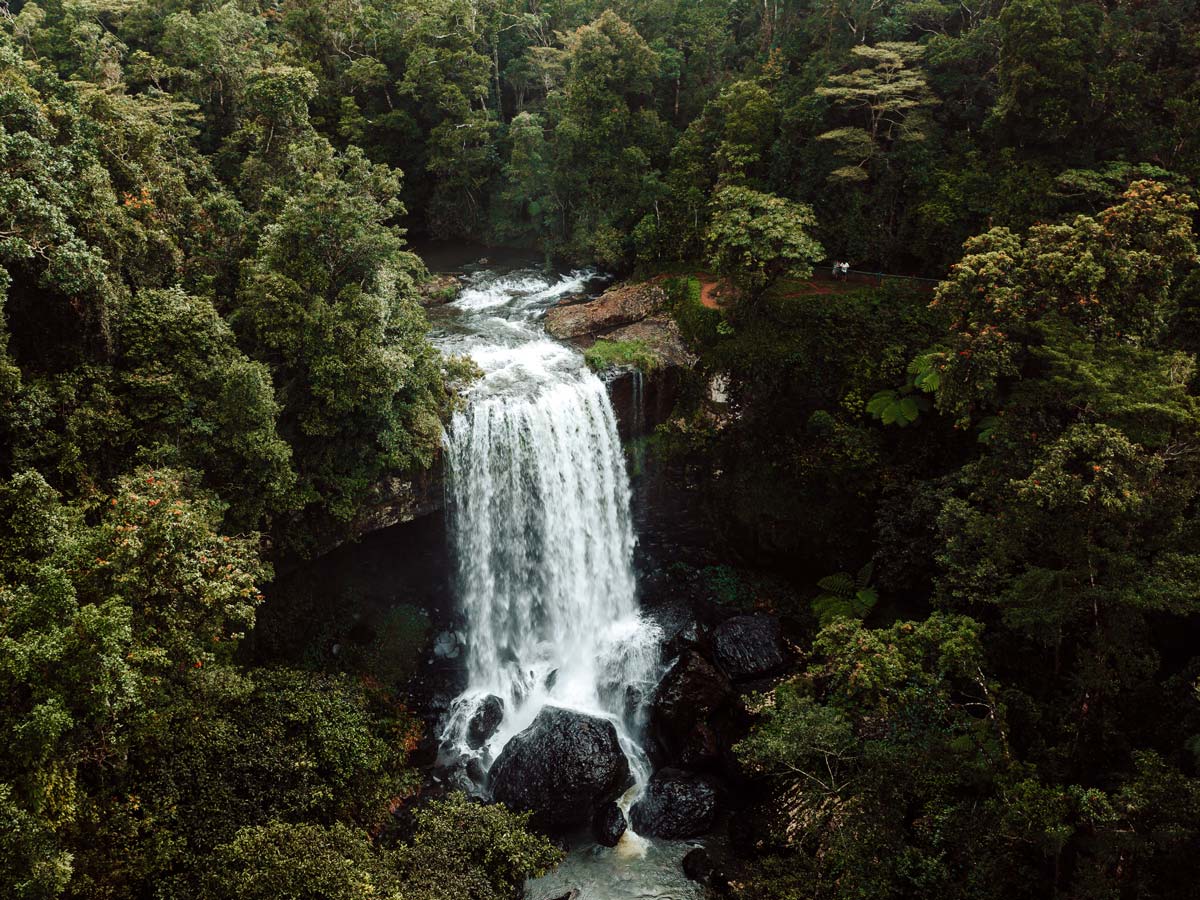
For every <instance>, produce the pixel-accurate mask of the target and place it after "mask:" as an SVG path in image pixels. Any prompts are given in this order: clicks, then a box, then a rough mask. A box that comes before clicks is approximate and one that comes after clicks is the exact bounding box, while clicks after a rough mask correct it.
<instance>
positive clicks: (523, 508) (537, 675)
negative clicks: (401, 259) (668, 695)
mask: <svg viewBox="0 0 1200 900" xmlns="http://www.w3.org/2000/svg"><path fill="white" fill-rule="evenodd" d="M587 278H588V275H587V273H575V274H574V275H572V276H567V277H565V278H563V279H560V280H559V281H558V282H556V283H550V282H549V281H547V280H545V279H542V278H539V277H536V276H534V275H531V274H529V273H517V274H516V275H511V276H505V277H497V276H495V275H493V274H491V273H485V274H483V275H481V276H478V277H477V279H476V281H475V283H473V284H472V285H471V286H470V287H469V288H468V289H467V290H466V291H464V293H463V294H462V296H461V297H460V299H459V300H458V301H457V302H456V303H455V304H453V305H454V306H455V307H456V308H457V310H458V312H459V317H458V319H457V320H456V326H457V331H454V332H449V333H446V334H444V335H441V336H439V342H440V343H441V344H442V345H443V347H445V348H446V349H449V350H451V351H452V352H467V353H469V354H470V355H471V356H472V358H474V359H475V361H476V362H477V363H478V364H479V365H480V366H481V368H482V369H483V370H484V378H483V379H482V381H481V382H480V383H479V384H477V385H476V386H475V387H474V388H473V389H472V391H471V394H470V396H469V397H468V405H467V407H466V409H464V410H462V411H460V412H458V413H457V414H456V415H455V416H454V418H453V421H452V422H451V425H450V428H449V430H448V433H447V439H446V458H447V470H446V472H447V499H448V501H449V502H448V508H449V524H450V535H451V541H452V544H453V551H454V556H455V562H456V567H457V569H456V586H457V593H458V599H459V602H460V604H461V607H462V610H463V612H464V614H465V616H466V621H467V643H468V651H467V652H468V657H467V667H468V672H467V674H468V688H467V690H466V692H465V693H464V694H463V695H462V696H461V697H460V698H459V700H458V701H457V702H456V704H455V706H454V711H453V715H452V716H451V719H450V721H449V723H448V725H447V729H446V733H445V734H444V738H445V739H446V740H447V741H449V742H450V743H452V744H454V745H456V747H457V748H458V750H459V751H460V752H463V753H472V752H474V751H471V750H470V749H469V748H468V747H467V746H466V744H465V741H464V736H465V730H466V725H467V722H468V721H469V720H470V717H471V715H472V714H473V713H474V711H475V709H476V708H477V705H478V703H479V702H480V701H481V700H482V699H483V698H485V697H487V696H488V695H496V696H498V697H500V698H501V699H502V700H503V701H504V709H505V715H504V719H503V721H502V723H501V727H500V730H499V731H498V732H497V733H496V735H495V736H494V737H493V738H492V739H491V740H490V742H489V743H488V744H487V745H486V746H485V747H483V748H482V749H481V751H480V755H481V757H482V761H483V762H484V763H485V765H487V764H490V762H491V760H492V759H494V758H495V757H496V756H497V755H498V754H499V751H500V749H501V748H502V747H503V746H504V744H505V743H506V742H507V741H508V739H509V738H511V737H512V736H513V735H515V734H517V733H518V732H520V731H521V730H522V729H524V728H525V727H527V726H528V725H529V724H530V723H531V722H532V721H533V719H534V718H535V716H536V715H537V713H538V711H539V710H540V709H541V708H542V707H543V706H544V705H546V704H553V705H556V706H564V707H568V708H571V709H577V710H581V711H584V712H588V713H591V714H594V715H600V716H604V717H606V718H609V719H611V720H612V721H613V722H614V724H615V725H616V726H617V731H618V735H619V736H620V738H621V742H622V746H623V747H624V748H625V750H626V754H627V755H628V756H629V757H630V764H631V768H632V769H633V771H634V774H635V777H636V778H637V779H638V780H639V782H640V781H644V779H645V778H646V777H647V774H648V772H647V765H646V761H645V757H644V754H643V753H642V752H641V750H640V747H639V745H638V740H637V738H638V733H639V731H640V728H641V724H642V723H641V721H640V716H641V715H642V711H643V706H644V704H643V702H642V700H643V698H644V696H645V694H646V693H647V692H648V690H649V688H650V686H652V684H653V681H654V676H655V674H656V667H657V665H658V659H657V652H658V651H657V648H658V635H657V632H656V630H655V629H654V628H653V626H650V625H648V624H647V623H645V622H643V620H642V619H641V618H640V616H639V613H638V606H637V599H636V584H635V579H634V574H633V550H634V534H633V526H632V522H631V517H630V508H629V506H630V487H629V478H628V475H627V473H626V471H625V460H624V455H623V451H622V447H621V443H620V439H619V437H618V435H617V425H616V418H615V416H614V413H613V408H612V405H611V403H610V401H609V397H608V392H607V391H606V389H605V387H604V385H603V383H602V382H601V381H600V379H598V378H597V377H596V376H595V375H593V374H592V373H591V372H590V371H588V369H587V368H586V366H585V365H584V364H583V360H582V357H581V355H580V354H579V353H578V352H577V351H575V350H574V349H572V348H569V347H566V346H564V345H562V344H559V343H557V342H555V341H552V340H550V339H549V338H548V337H547V336H546V334H545V332H544V331H543V329H542V327H541V322H540V319H541V316H542V314H543V313H544V311H545V309H546V308H547V307H548V306H549V305H551V304H552V303H553V302H554V301H555V300H556V299H557V298H558V297H560V296H561V295H563V294H565V293H568V292H569V291H570V290H572V289H574V290H579V289H580V288H582V286H583V284H584V283H585V282H586V280H587Z"/></svg>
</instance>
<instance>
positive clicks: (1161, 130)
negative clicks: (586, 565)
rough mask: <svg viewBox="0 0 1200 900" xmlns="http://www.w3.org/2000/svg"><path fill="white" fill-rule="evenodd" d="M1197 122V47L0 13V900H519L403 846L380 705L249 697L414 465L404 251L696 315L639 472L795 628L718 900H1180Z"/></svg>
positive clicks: (1086, 31)
mask: <svg viewBox="0 0 1200 900" xmlns="http://www.w3.org/2000/svg"><path fill="white" fill-rule="evenodd" d="M1198 73H1200V10H1198V8H1197V4H1196V2H1195V0H1151V2H1145V3H1132V2H1125V0H1113V2H1109V3H1103V4H1102V3H1097V2H1094V0H987V2H983V3H981V4H978V5H973V6H967V5H961V4H960V5H953V4H945V3H939V2H904V3H901V2H871V3H867V2H862V0H838V2H833V0H787V2H750V0H549V2H528V0H386V2H385V0H356V2H341V0H335V2H332V3H329V2H320V3H319V2H316V0H282V2H278V3H275V2H272V3H265V2H259V0H230V2H226V3H223V4H215V3H201V2H194V0H90V2H77V0H70V2H67V0H43V2H40V3H38V2H28V0H12V2H9V3H8V4H6V5H2V6H0V691H2V696H3V698H4V702H3V704H0V728H2V733H3V734H4V736H5V743H4V747H3V750H2V751H0V894H3V895H4V896H6V897H7V896H13V897H17V898H54V897H89V898H107V897H111V898H119V897H162V898H175V897H179V898H188V897H197V898H199V897H218V898H223V897H229V898H233V897H251V898H253V897H263V898H267V897H271V898H275V897H279V898H287V897H297V898H300V897H334V898H341V897H345V898H365V897H393V896H395V897H400V896H403V897H406V898H411V897H425V896H428V897H440V896H455V897H459V896H471V897H480V898H493V897H495V898H501V897H510V896H514V895H515V894H516V893H517V891H518V890H519V884H520V882H521V880H522V878H523V877H524V875H525V874H526V873H528V872H532V871H539V870H542V869H544V868H546V867H547V866H549V865H552V864H553V863H554V862H555V860H556V858H557V854H556V853H555V852H554V851H553V850H552V849H551V848H550V847H549V845H547V844H546V843H545V842H544V841H542V840H541V839H540V838H536V837H531V836H530V835H529V834H528V832H526V830H525V828H524V822H523V821H522V820H521V819H520V818H519V817H514V816H512V815H510V814H508V813H507V812H506V811H505V810H503V809H502V808H497V807H480V806H478V805H474V804H470V803H467V802H466V801H465V800H462V799H461V798H458V797H452V798H450V799H448V800H445V801H443V802H439V803H433V804H431V805H429V806H428V807H424V808H422V809H421V810H420V811H418V812H417V813H415V814H414V815H413V816H412V818H413V825H412V827H411V828H409V829H407V830H403V829H400V827H399V826H398V825H397V824H396V823H395V818H394V816H392V813H393V812H394V811H395V810H396V809H397V808H399V807H401V806H405V805H406V804H408V803H409V801H410V798H411V794H412V792H413V791H414V790H415V789H416V782H417V778H416V776H415V774H414V773H413V772H412V771H411V770H410V768H409V766H408V762H407V757H408V753H409V751H410V750H411V748H412V747H413V745H414V741H415V731H414V728H415V725H414V722H413V719H412V717H411V715H410V714H409V713H408V712H407V711H406V710H404V709H403V708H402V707H401V706H399V705H397V703H396V701H395V696H394V694H393V693H392V691H393V689H394V688H395V687H396V686H397V684H398V683H399V682H401V681H403V679H404V678H405V677H406V676H407V675H408V674H409V673H410V671H411V667H410V666H409V665H408V664H407V662H406V661H405V660H403V659H397V657H398V656H403V654H391V655H390V657H389V666H390V667H389V668H385V669H384V668H381V669H380V672H381V673H382V674H383V678H382V680H383V681H386V682H387V684H383V685H382V686H381V683H380V682H379V681H371V680H369V679H364V678H362V677H360V675H359V673H358V672H355V673H354V674H346V675H337V676H335V675H331V674H315V673H314V672H312V671H307V670H303V669H301V668H286V669H284V668H279V669H264V668H261V667H254V666H250V665H247V664H246V663H247V661H246V659H245V658H243V657H242V656H239V655H238V654H237V648H238V646H239V643H240V641H241V640H242V638H243V637H244V636H245V635H246V634H247V633H248V632H249V631H250V630H251V629H252V628H253V627H254V624H255V621H256V610H257V607H258V604H259V602H260V601H261V590H262V589H263V588H264V586H265V585H266V583H267V582H268V581H269V579H270V577H271V570H270V567H269V566H268V565H267V563H266V561H265V560H266V559H268V558H271V557H274V558H275V559H276V560H278V559H280V558H285V559H286V558H291V557H295V556H297V555H304V554H311V553H315V552H317V551H319V550H320V549H322V548H324V547H326V546H328V545H329V544H330V543H331V542H332V541H335V540H337V539H339V538H341V537H343V536H344V535H345V533H346V531H347V528H348V525H349V523H350V522H352V521H353V520H354V518H355V516H356V515H357V514H358V513H359V512H360V511H361V507H362V505H363V503H364V500H365V499H366V498H367V497H369V496H370V492H371V489H372V486H373V485H374V484H375V483H377V482H378V481H379V480H380V479H381V478H382V477H384V476H386V475H389V474H394V473H396V472H400V471H405V470H409V471H411V470H419V469H424V468H428V467H429V466H430V465H431V464H433V463H434V462H435V459H436V455H437V453H438V448H439V443H440V440H441V423H442V422H443V421H444V420H445V417H446V415H447V413H448V412H449V411H450V410H451V409H452V408H453V406H454V403H455V396H456V391H455V385H456V382H457V381H458V380H459V379H460V378H464V377H467V376H468V375H469V372H468V371H467V367H466V366H464V365H463V364H461V363H459V362H457V361H454V360H448V359H443V358H441V357H440V356H439V354H437V353H436V352H435V351H434V350H433V349H432V348H431V346H430V345H429V343H428V341H427V340H426V336H425V332H426V327H427V326H426V321H425V317H424V314H423V313H422V311H421V309H420V307H419V305H418V303H417V299H416V293H417V292H416V288H417V285H418V283H419V282H420V281H421V280H422V279H423V278H424V277H425V272H424V268H423V265H422V263H421V262H420V260H419V259H418V258H417V257H416V256H415V255H414V254H413V253H412V252H411V250H410V249H408V247H407V245H406V242H405V237H406V231H405V229H406V228H408V229H411V230H414V231H417V232H420V233H422V234H424V235H429V236H434V237H458V238H474V239H482V240H485V241H492V242H500V243H508V244H520V245H530V246H536V247H537V248H539V249H540V250H542V251H544V252H545V253H546V255H547V257H550V258H556V259H559V260H562V261H569V262H571V263H576V264H598V265H601V266H605V267H608V268H611V269H622V268H626V267H629V266H632V265H634V264H637V265H639V266H640V267H642V268H643V269H645V270H647V271H653V270H655V269H656V268H661V267H667V266H675V265H678V266H679V268H676V271H680V270H682V271H688V272H695V271H697V270H699V269H707V270H711V271H713V272H714V273H716V274H717V275H720V276H722V277H724V278H725V279H727V280H728V281H729V282H730V284H731V285H732V287H733V290H732V291H730V292H729V293H728V294H727V295H724V299H725V300H726V301H727V302H725V305H724V306H723V307H722V308H720V309H714V308H711V307H709V306H705V305H704V304H703V303H702V302H701V297H700V289H699V285H698V283H697V282H696V280H694V279H690V280H689V279H686V278H681V279H676V280H673V281H671V282H670V283H668V285H667V290H668V294H669V296H670V307H671V313H672V314H673V316H674V318H675V321H676V323H677V324H678V326H679V330H680V332H681V334H682V336H683V338H684V339H685V341H686V342H687V343H688V344H689V345H690V347H691V349H693V350H694V351H696V352H697V354H698V355H699V357H700V363H699V366H698V370H697V372H698V377H697V378H696V379H695V381H696V386H694V388H695V389H692V390H688V391H686V392H685V401H686V402H685V403H684V404H683V405H681V408H680V409H679V410H678V411H677V414H676V415H675V416H674V417H673V418H672V422H671V424H670V426H669V427H668V428H667V429H666V433H665V435H664V437H665V438H666V440H665V441H664V443H666V444H668V445H670V446H672V447H675V448H677V449H680V450H682V451H684V452H685V453H686V455H687V459H688V462H689V463H690V464H691V465H692V466H693V469H694V471H695V472H698V473H699V474H700V475H701V476H702V479H701V480H702V482H703V484H704V486H705V490H706V493H707V495H708V498H709V500H710V506H711V508H712V509H713V510H715V511H716V513H717V514H716V516H715V518H716V520H717V524H718V526H719V527H720V529H721V533H722V534H723V535H724V536H725V537H726V538H727V547H726V549H727V551H728V553H729V555H730V556H736V557H739V558H740V559H739V562H740V563H742V564H745V565H754V566H760V567H762V568H764V569H771V570H774V571H776V572H781V573H783V575H784V576H786V577H787V578H790V579H791V580H792V581H793V583H797V584H800V585H802V586H803V589H802V593H803V594H804V595H803V596H802V597H799V598H797V601H796V602H795V604H794V607H793V608H791V609H790V610H788V609H785V610H783V611H784V612H790V613H791V614H792V618H793V624H796V625H797V626H798V628H799V630H800V631H803V629H804V628H806V627H809V626H812V625H814V624H815V625H816V626H818V629H819V630H814V632H813V633H812V634H809V635H807V637H809V638H811V642H810V643H808V644H807V645H806V646H805V647H804V648H803V649H804V650H805V651H806V653H805V663H804V669H803V671H802V672H800V673H798V674H794V675H793V676H792V677H791V678H789V679H788V680H787V681H786V682H785V683H784V684H783V685H782V686H780V687H778V689H776V690H775V691H774V692H773V693H771V694H769V695H767V696H765V697H763V698H762V700H761V703H760V706H759V709H758V712H757V717H756V719H755V722H756V724H755V727H754V729H753V730H752V732H751V734H750V735H749V736H748V737H747V738H746V739H745V741H743V742H742V743H741V744H740V746H739V754H740V758H741V760H742V762H743V764H744V765H745V767H746V769H747V771H748V772H749V773H750V774H751V775H752V776H753V777H754V778H755V779H756V783H757V784H758V785H759V786H761V787H762V788H763V793H764V794H765V796H766V797H767V806H768V807H770V809H771V811H772V815H771V816H768V817H767V819H768V823H767V824H768V828H767V831H768V834H767V835H766V837H764V838H763V840H762V841H761V842H760V843H759V845H758V850H757V852H759V853H760V854H761V858H758V859H757V860H756V861H755V863H754V865H753V866H751V867H750V868H749V871H748V873H747V874H746V876H745V878H743V879H742V880H741V881H739V882H738V884H737V885H735V890H737V891H738V892H739V893H740V894H741V895H742V896H745V897H768V898H770V897H778V898H781V900H782V898H788V900H795V898H801V897H884V896H887V897H964V898H992V897H996V898H1000V897H1003V898H1024V897H1047V896H1050V897H1072V898H1076V897H1077V898H1126V897H1130V898H1132V897H1138V898H1155V897H1163V898H1176V897H1187V896H1190V895H1191V894H1192V893H1194V885H1195V883H1196V880H1197V877H1200V872H1198V871H1197V862H1196V856H1195V852H1194V849H1195V847H1196V845H1197V841H1198V840H1200V777H1198V776H1200V697H1198V696H1197V685H1198V684H1200V682H1198V678H1200V657H1198V656H1196V654H1195V653H1194V644H1195V639H1196V636H1197V631H1196V623H1197V622H1198V621H1200V555H1198V554H1197V550H1196V548H1197V546H1198V540H1200V468H1198V466H1197V447H1200V402H1198V399H1197V398H1198V396H1200V380H1198V375H1197V367H1196V356H1195V354H1196V353H1197V351H1200V269H1198V268H1197V258H1196V253H1197V251H1196V246H1195V240H1194V236H1193V235H1194V224H1195V216H1196V205H1195V202H1194V191H1195V188H1196V186H1197V181H1198V179H1200V129H1197V128H1196V122H1197V121H1200V77H1197V75H1198ZM402 173H403V174H402ZM826 254H828V256H830V257H831V258H833V259H839V260H848V261H851V262H852V263H854V264H855V266H856V267H858V268H867V269H870V270H872V271H874V270H883V271H888V272H905V273H909V274H919V275H926V276H930V277H931V278H932V279H936V280H939V281H940V284H939V285H938V286H937V287H936V288H934V287H933V285H932V284H928V283H923V282H922V283H916V282H914V283H905V282H898V281H889V282H887V283H885V284H883V285H879V286H874V285H873V286H864V285H861V284H855V285H845V286H841V287H838V286H835V287H833V288H832V289H831V288H830V287H829V285H827V284H824V285H822V284H814V283H811V282H808V281H807V280H806V279H808V278H809V276H810V275H811V274H812V270H813V266H814V265H815V264H816V263H818V262H820V261H821V257H822V256H823V255H826ZM922 285H925V286H922ZM927 288H928V289H927ZM642 350H643V348H641V347H639V346H637V345H634V344H612V343H603V342H602V343H599V344H597V345H596V346H595V347H593V348H592V351H591V354H590V358H591V361H593V362H594V363H596V364H600V365H602V364H607V363H610V362H621V363H625V364H634V365H639V364H642V365H644V364H645V360H644V357H643V353H642ZM710 378H712V379H715V380H716V383H717V384H718V385H719V386H720V387H721V391H720V392H719V393H720V394H722V395H723V397H724V399H725V401H726V402H722V403H719V404H715V403H711V402H708V401H707V399H706V396H707V395H708V391H707V390H705V388H706V387H707V385H708V383H709V379H710ZM729 571H731V570H728V569H726V568H724V567H713V568H712V569H711V570H710V572H709V574H711V575H712V576H713V577H712V580H713V582H714V584H715V585H716V587H715V588H714V592H715V593H716V594H718V595H721V596H726V595H727V596H728V597H729V598H732V599H731V605H734V606H736V607H737V608H742V607H748V606H750V605H753V601H754V599H756V598H755V597H752V596H746V593H747V592H745V591H739V590H738V589H737V586H736V585H735V584H734V583H733V582H732V581H731V580H730V578H729V577H727V575H728V572H729ZM852 573H853V574H852ZM750 593H753V592H750ZM772 597H773V599H772V603H774V605H776V606H780V605H781V604H780V603H779V602H777V600H776V599H774V594H773V595H772ZM758 599H760V600H761V599H762V598H758ZM734 600H736V603H734V602H733V601H734ZM282 601H283V602H282V604H281V611H280V612H278V613H277V616H278V617H280V618H286V617H287V615H288V614H289V613H292V614H295V615H301V614H303V613H305V612H306V610H305V608H304V607H303V604H302V602H300V601H297V603H296V604H295V605H294V606H292V607H287V604H286V598H282ZM402 610H403V611H402V612H400V613H398V614H397V617H396V618H394V619H393V620H390V623H389V625H388V628H390V631H386V629H385V631H386V633H382V634H381V635H380V636H379V638H378V640H379V641H380V642H381V643H380V647H383V646H385V645H386V644H387V642H388V641H391V642H392V643H393V644H396V645H401V644H409V643H413V642H416V641H419V640H420V639H421V638H420V637H419V636H422V635H424V630H425V624H426V620H425V619H424V618H423V617H422V614H421V612H420V611H419V610H413V609H411V608H407V607H405V608H402ZM414 635H417V636H418V637H414ZM292 649H294V648H292ZM371 652H378V653H380V654H381V655H389V654H388V653H387V652H386V650H383V649H379V648H378V647H377V648H376V650H375V651H371ZM293 655H294V656H299V654H293ZM358 662H360V661H355V660H352V661H348V662H347V663H346V668H347V669H349V670H351V671H354V669H355V666H356V665H357V663H358ZM402 832H403V833H402Z"/></svg>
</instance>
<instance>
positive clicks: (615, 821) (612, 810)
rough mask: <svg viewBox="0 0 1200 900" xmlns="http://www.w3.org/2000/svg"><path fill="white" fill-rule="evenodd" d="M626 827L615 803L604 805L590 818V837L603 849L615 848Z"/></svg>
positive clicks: (623, 816) (619, 809)
mask: <svg viewBox="0 0 1200 900" xmlns="http://www.w3.org/2000/svg"><path fill="white" fill-rule="evenodd" d="M627 827H628V824H627V823H626V821H625V813H623V812H621V807H619V806H618V805H617V804H616V803H615V802H613V803H606V804H604V806H602V807H600V809H598V810H597V811H596V815H595V816H593V817H592V836H593V837H595V838H596V843H598V844H602V845H604V846H605V847H615V846H617V842H618V841H620V840H621V835H623V834H624V833H625V829H626V828H627Z"/></svg>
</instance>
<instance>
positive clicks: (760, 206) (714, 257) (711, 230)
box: [705, 185, 825, 296]
mask: <svg viewBox="0 0 1200 900" xmlns="http://www.w3.org/2000/svg"><path fill="white" fill-rule="evenodd" d="M816 224H817V221H816V217H815V216H814V215H813V211H812V209H811V208H810V207H808V206H805V205H804V204H802V203H793V202H792V201H790V200H785V199H783V198H782V197H776V196H774V195H773V194H763V193H760V192H759V191H754V190H751V189H750V188H745V187H738V186H734V185H730V186H726V187H722V188H719V189H718V190H717V192H716V193H715V194H714V195H713V199H712V220H711V222H710V223H709V226H708V231H707V233H706V234H705V245H706V246H707V248H708V255H709V259H710V260H711V262H712V264H713V266H714V267H715V268H716V269H717V271H718V272H720V273H721V274H722V275H725V276H728V277H729V278H731V279H732V280H733V281H734V282H735V283H736V284H737V285H738V287H739V288H740V289H741V290H742V291H744V292H745V293H746V294H748V295H751V296H753V295H755V294H758V293H760V292H761V291H762V290H763V289H765V288H766V287H767V286H768V285H769V284H770V283H771V282H772V281H774V280H775V279H776V278H779V277H781V276H785V275H786V276H789V277H791V278H807V277H808V276H809V275H811V274H812V264H813V263H814V262H816V261H817V260H819V259H821V257H823V256H824V255H825V251H824V249H822V247H821V245H820V244H818V243H817V242H816V241H815V240H814V239H813V238H811V237H809V235H808V234H807V231H806V230H807V229H810V228H812V227H814V226H815V225H816Z"/></svg>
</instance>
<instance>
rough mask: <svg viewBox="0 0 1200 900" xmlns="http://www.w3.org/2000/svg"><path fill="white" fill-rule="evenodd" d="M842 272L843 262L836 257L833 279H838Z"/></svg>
mask: <svg viewBox="0 0 1200 900" xmlns="http://www.w3.org/2000/svg"><path fill="white" fill-rule="evenodd" d="M841 272H842V264H841V262H840V261H839V260H836V259H835V260H834V261H833V280H834V281H837V280H838V276H839V275H841Z"/></svg>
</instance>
